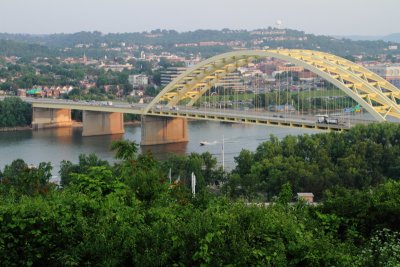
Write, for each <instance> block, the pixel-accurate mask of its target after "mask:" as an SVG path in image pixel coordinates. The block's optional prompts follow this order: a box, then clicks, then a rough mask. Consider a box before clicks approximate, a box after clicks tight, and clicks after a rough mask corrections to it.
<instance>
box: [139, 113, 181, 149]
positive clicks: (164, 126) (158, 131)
mask: <svg viewBox="0 0 400 267" xmlns="http://www.w3.org/2000/svg"><path fill="white" fill-rule="evenodd" d="M187 141H188V128H187V119H184V118H171V117H157V116H142V140H141V142H140V144H141V145H144V146H146V145H161V144H170V143H181V142H187Z"/></svg>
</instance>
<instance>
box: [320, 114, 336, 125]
mask: <svg viewBox="0 0 400 267" xmlns="http://www.w3.org/2000/svg"><path fill="white" fill-rule="evenodd" d="M317 123H324V124H336V125H338V124H339V120H338V119H337V118H329V116H328V115H317Z"/></svg>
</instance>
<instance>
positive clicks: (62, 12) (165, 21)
mask: <svg viewBox="0 0 400 267" xmlns="http://www.w3.org/2000/svg"><path fill="white" fill-rule="evenodd" d="M21 6H24V9H21ZM398 7H400V4H399V2H398V1H396V0H383V1H380V2H377V1H371V0H367V1H362V0H354V1H344V0H338V1H336V2H335V4H334V5H333V4H332V2H330V1H327V0H322V1H314V0H299V1H291V0H283V1H279V2H278V1H270V0H264V1H261V0H248V1H239V0H232V1H225V0H224V1H218V2H216V1H211V0H203V1H202V2H201V4H199V2H195V1H185V2H182V1H180V0H169V1H160V0H148V1H143V2H136V1H128V0H116V1H113V2H110V1H105V0H100V1H99V0H98V1H95V0H86V1H77V0H70V1H68V2H60V3H57V5H54V1H51V0H38V1H34V2H26V1H23V0H4V2H3V3H2V11H3V12H1V13H0V15H1V16H0V25H1V26H0V32H7V33H29V34H51V33H73V32H79V31H96V30H97V31H101V32H103V33H117V32H142V31H150V30H154V29H173V30H177V31H190V30H196V29H223V28H230V29H247V30H252V29H259V28H266V27H269V26H272V27H274V26H276V25H277V24H276V22H277V21H281V22H282V24H281V27H283V28H291V29H297V30H302V31H305V32H307V33H314V34H325V35H340V36H346V35H365V36H383V35H388V34H391V33H397V32H400V29H398V27H397V25H399V24H400V17H398V16H397V14H396V13H397V10H398ZM388 21H390V23H388Z"/></svg>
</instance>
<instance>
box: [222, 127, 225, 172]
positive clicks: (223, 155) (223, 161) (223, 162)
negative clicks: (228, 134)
mask: <svg viewBox="0 0 400 267" xmlns="http://www.w3.org/2000/svg"><path fill="white" fill-rule="evenodd" d="M224 142H225V140H224V136H223V135H222V170H223V171H224V170H225V151H224Z"/></svg>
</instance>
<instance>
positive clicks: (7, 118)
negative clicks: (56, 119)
mask: <svg viewBox="0 0 400 267" xmlns="http://www.w3.org/2000/svg"><path fill="white" fill-rule="evenodd" d="M31 123H32V106H31V104H29V103H26V102H24V101H22V100H21V99H20V98H17V97H6V98H4V100H3V101H0V128H4V127H18V126H30V125H31Z"/></svg>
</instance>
